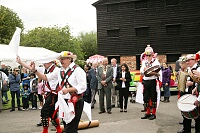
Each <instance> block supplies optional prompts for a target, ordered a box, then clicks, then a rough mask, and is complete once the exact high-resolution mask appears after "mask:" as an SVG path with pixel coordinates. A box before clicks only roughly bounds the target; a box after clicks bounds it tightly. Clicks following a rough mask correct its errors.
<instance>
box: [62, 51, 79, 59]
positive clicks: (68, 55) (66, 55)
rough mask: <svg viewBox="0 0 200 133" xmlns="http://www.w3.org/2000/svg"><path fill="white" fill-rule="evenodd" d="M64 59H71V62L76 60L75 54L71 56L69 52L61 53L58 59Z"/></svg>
mask: <svg viewBox="0 0 200 133" xmlns="http://www.w3.org/2000/svg"><path fill="white" fill-rule="evenodd" d="M64 57H70V58H73V60H76V57H77V56H76V55H75V54H73V53H72V52H69V51H62V52H61V53H60V57H59V59H60V58H64Z"/></svg>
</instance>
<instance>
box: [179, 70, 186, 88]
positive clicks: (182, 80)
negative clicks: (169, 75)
mask: <svg viewBox="0 0 200 133" xmlns="http://www.w3.org/2000/svg"><path fill="white" fill-rule="evenodd" d="M187 76H188V74H187V73H185V72H182V71H180V72H179V75H178V89H179V90H180V91H182V92H185V89H186V81H187Z"/></svg>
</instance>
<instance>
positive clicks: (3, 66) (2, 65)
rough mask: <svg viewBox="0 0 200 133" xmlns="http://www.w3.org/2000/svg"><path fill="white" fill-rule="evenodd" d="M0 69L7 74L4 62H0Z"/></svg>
mask: <svg viewBox="0 0 200 133" xmlns="http://www.w3.org/2000/svg"><path fill="white" fill-rule="evenodd" d="M0 71H2V72H4V73H5V74H6V75H7V76H8V75H9V73H8V69H7V66H6V64H4V63H2V64H1V69H0Z"/></svg>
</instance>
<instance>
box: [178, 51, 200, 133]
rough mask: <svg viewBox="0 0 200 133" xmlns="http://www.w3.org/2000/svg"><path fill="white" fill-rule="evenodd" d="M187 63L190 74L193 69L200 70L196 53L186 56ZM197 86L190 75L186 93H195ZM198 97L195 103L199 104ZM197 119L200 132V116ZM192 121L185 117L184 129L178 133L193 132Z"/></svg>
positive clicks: (197, 131)
mask: <svg viewBox="0 0 200 133" xmlns="http://www.w3.org/2000/svg"><path fill="white" fill-rule="evenodd" d="M186 63H187V66H188V73H189V75H190V73H193V70H197V71H199V72H200V67H199V66H198V65H197V62H196V60H195V55H194V54H188V55H187V56H186ZM194 88H195V82H194V80H193V79H192V78H191V76H189V77H188V78H187V81H186V89H185V93H186V94H192V93H193V91H194V90H193V89H194ZM198 100H199V99H198V98H197V101H195V103H194V104H195V105H199V102H198ZM198 108H199V107H198ZM194 120H195V133H200V126H199V125H200V117H198V118H196V119H194ZM191 122H192V119H188V118H185V117H184V119H183V129H182V130H181V131H178V132H177V133H191Z"/></svg>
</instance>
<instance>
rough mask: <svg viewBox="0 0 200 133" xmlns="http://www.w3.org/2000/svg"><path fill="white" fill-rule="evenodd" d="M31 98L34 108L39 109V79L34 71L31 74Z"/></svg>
mask: <svg viewBox="0 0 200 133" xmlns="http://www.w3.org/2000/svg"><path fill="white" fill-rule="evenodd" d="M30 90H31V94H30V100H31V102H32V109H33V110H35V109H37V91H38V81H37V78H36V75H35V74H34V73H31V74H30Z"/></svg>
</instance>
